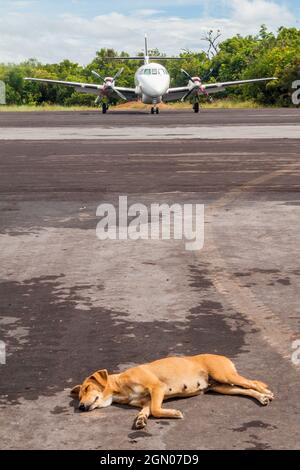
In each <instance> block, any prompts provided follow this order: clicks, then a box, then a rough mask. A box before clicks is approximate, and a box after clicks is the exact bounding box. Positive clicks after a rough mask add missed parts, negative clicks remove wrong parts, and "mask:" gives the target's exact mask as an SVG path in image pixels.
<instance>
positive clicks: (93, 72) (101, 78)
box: [92, 70, 104, 82]
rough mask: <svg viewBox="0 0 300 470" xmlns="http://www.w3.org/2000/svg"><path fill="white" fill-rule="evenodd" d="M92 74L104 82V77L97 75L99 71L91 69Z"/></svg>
mask: <svg viewBox="0 0 300 470" xmlns="http://www.w3.org/2000/svg"><path fill="white" fill-rule="evenodd" d="M92 74H93V75H94V77H96V78H99V79H100V80H102V81H103V82H104V78H103V77H101V75H99V73H97V72H95V70H92Z"/></svg>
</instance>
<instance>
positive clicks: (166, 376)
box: [71, 354, 274, 429]
mask: <svg viewBox="0 0 300 470" xmlns="http://www.w3.org/2000/svg"><path fill="white" fill-rule="evenodd" d="M205 392H217V393H222V394H224V395H246V396H249V397H252V398H255V399H256V400H258V401H259V402H260V403H261V404H262V405H267V404H268V403H269V402H270V401H271V400H272V399H273V398H274V396H273V393H272V392H271V391H270V390H269V389H268V387H267V385H266V384H264V383H263V382H260V381H258V380H248V379H246V378H245V377H242V376H241V375H239V374H238V372H237V371H236V368H235V366H234V364H233V363H232V362H231V360H230V359H228V358H227V357H225V356H217V355H213V354H200V355H197V356H185V357H167V358H164V359H159V360H157V361H154V362H150V363H148V364H142V365H140V366H137V367H133V368H130V369H127V370H126V371H125V372H122V373H120V374H111V375H109V374H108V372H107V370H106V369H102V370H99V371H97V372H95V373H94V374H92V375H90V376H89V377H88V378H87V379H85V380H84V382H83V383H82V384H81V385H76V387H74V388H73V389H72V390H71V396H72V398H76V399H79V409H80V410H81V411H91V410H94V409H95V408H105V407H107V406H110V405H111V404H112V403H113V402H115V403H120V404H126V405H131V406H136V407H138V408H141V411H140V412H139V413H138V415H137V417H136V419H135V423H134V427H135V428H136V429H141V428H144V427H145V426H146V424H147V419H148V417H149V416H151V415H152V416H154V417H155V418H183V415H182V413H181V411H179V410H174V409H171V408H163V407H162V403H163V401H164V400H167V399H169V398H174V397H192V396H195V395H199V394H202V393H205Z"/></svg>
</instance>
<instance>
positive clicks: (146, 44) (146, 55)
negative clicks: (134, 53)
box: [145, 34, 148, 58]
mask: <svg viewBox="0 0 300 470" xmlns="http://www.w3.org/2000/svg"><path fill="white" fill-rule="evenodd" d="M146 57H148V37H147V34H145V58H146Z"/></svg>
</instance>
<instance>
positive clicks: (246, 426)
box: [232, 420, 277, 432]
mask: <svg viewBox="0 0 300 470" xmlns="http://www.w3.org/2000/svg"><path fill="white" fill-rule="evenodd" d="M249 428H260V429H277V426H274V425H273V424H269V423H264V422H263V421H260V420H256V421H248V422H246V423H243V425H242V426H240V427H238V428H233V429H232V430H233V431H235V432H244V431H247V430H248V429H249Z"/></svg>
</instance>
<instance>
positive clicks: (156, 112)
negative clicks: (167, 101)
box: [151, 106, 159, 114]
mask: <svg viewBox="0 0 300 470" xmlns="http://www.w3.org/2000/svg"><path fill="white" fill-rule="evenodd" d="M151 114H159V108H157V107H156V106H152V108H151Z"/></svg>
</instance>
